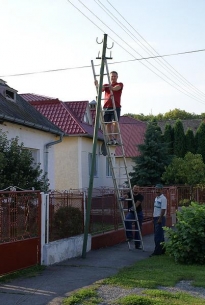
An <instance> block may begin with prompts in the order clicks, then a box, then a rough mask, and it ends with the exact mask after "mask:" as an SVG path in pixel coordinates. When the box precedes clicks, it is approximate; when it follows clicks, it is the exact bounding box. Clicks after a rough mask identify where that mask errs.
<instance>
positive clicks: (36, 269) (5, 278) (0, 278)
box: [0, 265, 45, 283]
mask: <svg viewBox="0 0 205 305" xmlns="http://www.w3.org/2000/svg"><path fill="white" fill-rule="evenodd" d="M43 270H45V266H40V265H35V266H32V267H29V268H26V269H22V270H19V271H15V272H12V273H9V274H5V275H0V283H7V282H9V281H11V280H13V279H16V278H20V277H34V276H37V275H39V274H40V273H41V272H42V271H43Z"/></svg>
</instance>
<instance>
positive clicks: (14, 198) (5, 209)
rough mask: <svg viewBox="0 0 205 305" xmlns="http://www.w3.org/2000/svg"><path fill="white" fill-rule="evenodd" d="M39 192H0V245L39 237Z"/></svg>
mask: <svg viewBox="0 0 205 305" xmlns="http://www.w3.org/2000/svg"><path fill="white" fill-rule="evenodd" d="M40 201H41V200H40V192H38V191H16V190H14V191H0V243H6V242H13V241H20V240H25V239H29V238H32V237H37V236H40V218H41V217H40V213H41V212H40Z"/></svg>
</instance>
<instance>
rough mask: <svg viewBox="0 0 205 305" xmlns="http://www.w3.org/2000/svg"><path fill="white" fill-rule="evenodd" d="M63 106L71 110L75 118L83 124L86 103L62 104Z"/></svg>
mask: <svg viewBox="0 0 205 305" xmlns="http://www.w3.org/2000/svg"><path fill="white" fill-rule="evenodd" d="M64 104H65V105H66V106H67V107H68V109H71V110H72V111H73V112H74V113H75V115H76V116H77V118H78V119H79V120H80V121H81V122H83V118H84V115H85V112H86V109H87V106H88V101H79V102H64Z"/></svg>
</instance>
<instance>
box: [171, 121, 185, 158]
mask: <svg viewBox="0 0 205 305" xmlns="http://www.w3.org/2000/svg"><path fill="white" fill-rule="evenodd" d="M173 150H174V151H173V152H174V155H175V156H177V157H181V158H183V157H184V155H185V153H186V139H185V134H184V127H183V124H182V121H181V120H176V122H175V124H174V143H173Z"/></svg>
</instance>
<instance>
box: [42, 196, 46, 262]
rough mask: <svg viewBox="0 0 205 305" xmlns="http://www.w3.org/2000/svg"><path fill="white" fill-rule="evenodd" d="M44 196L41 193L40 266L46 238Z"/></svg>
mask: <svg viewBox="0 0 205 305" xmlns="http://www.w3.org/2000/svg"><path fill="white" fill-rule="evenodd" d="M45 220H46V195H45V194H44V192H41V265H43V263H44V252H43V249H44V245H45V237H46V234H45V233H46V223H45Z"/></svg>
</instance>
